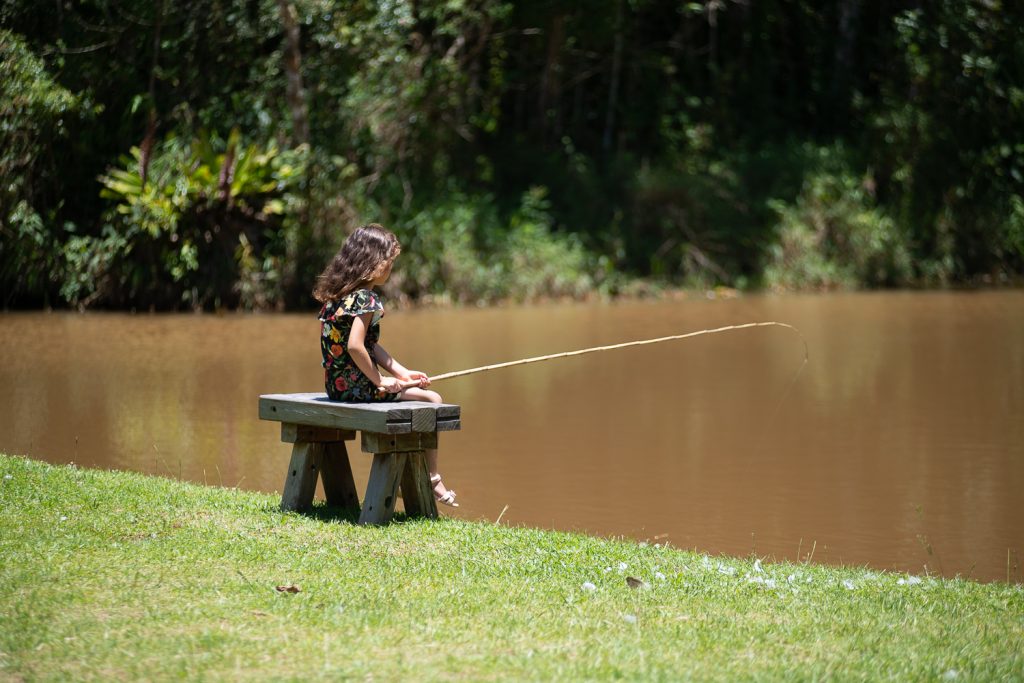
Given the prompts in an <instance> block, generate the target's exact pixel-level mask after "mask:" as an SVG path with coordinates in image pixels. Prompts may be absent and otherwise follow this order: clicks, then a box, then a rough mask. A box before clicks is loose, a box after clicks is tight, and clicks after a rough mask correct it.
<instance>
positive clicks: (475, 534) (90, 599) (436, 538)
mask: <svg viewBox="0 0 1024 683" xmlns="http://www.w3.org/2000/svg"><path fill="white" fill-rule="evenodd" d="M278 502H279V498H278V496H277V495H275V494H264V493H257V492H249V491H240V490H235V489H224V488H214V487H204V486H199V485H195V484H188V483H183V482H179V481H174V480H171V479H165V478H160V477H153V476H147V475H140V474H135V473H128V472H113V471H101V470H88V469H81V468H77V467H75V466H73V465H70V466H54V465H48V464H45V463H41V462H37V461H33V460H29V459H25V458H21V457H12V456H7V455H3V454H0V509H2V515H0V557H3V560H4V561H3V562H2V563H0V582H2V584H3V585H4V586H5V588H6V589H7V590H5V591H3V593H2V596H0V623H2V624H3V626H2V627H0V679H5V678H9V679H11V680H21V679H44V680H48V679H64V678H73V679H75V680H92V679H99V678H111V677H114V678H131V679H138V678H145V679H147V680H167V679H181V678H185V679H192V680H194V679H200V678H201V679H204V680H227V679H231V680H245V679H254V678H259V679H274V680H277V679H288V680H291V679H295V680H297V679H314V680H324V679H336V678H357V679H366V678H384V677H389V678H390V677H393V676H399V675H415V676H416V677H417V678H422V679H425V680H450V679H452V678H458V677H470V678H472V679H474V680H479V679H490V678H514V679H519V680H552V679H577V680H579V679H586V680H594V679H608V678H625V679H634V680H635V679H644V680H679V679H697V680H751V679H765V678H767V679H775V680H779V679H783V678H785V679H821V678H828V679H871V680H886V679H890V680H925V679H928V680H935V679H936V678H940V679H946V680H956V679H961V680H964V679H966V680H1020V679H1022V678H1024V654H1022V653H1024V588H1022V586H1021V585H1009V584H1003V583H992V584H980V583H976V582H973V581H968V580H962V579H938V578H932V577H916V576H908V575H903V574H897V573H891V572H879V571H873V570H869V569H864V568H853V567H828V566H818V565H812V564H798V563H768V562H763V561H762V560H760V559H757V558H748V559H738V558H728V557H709V556H706V555H701V554H698V553H693V552H688V551H683V550H679V549H675V548H671V547H667V546H664V545H661V544H658V543H646V544H645V543H636V542H632V541H626V540H616V539H599V538H592V537H587V536H583V535H580V534H572V533H565V532H555V531H545V530H539V529H531V528H510V527H505V526H499V525H495V524H493V523H486V522H471V521H462V520H454V519H442V520H439V521H436V522H428V521H401V520H400V521H398V522H397V523H394V524H391V525H389V526H385V527H360V526H357V525H354V524H352V523H351V522H350V521H349V520H345V519H338V518H336V517H333V516H332V514H331V511H330V510H328V509H326V508H324V507H318V508H316V509H315V510H314V512H313V513H311V514H310V515H297V514H293V513H282V512H280V511H279V510H278V509H277V504H278Z"/></svg>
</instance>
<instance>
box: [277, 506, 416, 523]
mask: <svg viewBox="0 0 1024 683" xmlns="http://www.w3.org/2000/svg"><path fill="white" fill-rule="evenodd" d="M263 511H264V512H281V507H280V506H279V505H265V506H264V507H263ZM290 514H296V515H300V516H302V517H308V518H309V519H315V520H318V521H321V522H342V523H346V524H352V525H356V524H358V523H359V512H358V511H355V510H352V509H350V508H343V507H338V506H335V505H328V504H327V503H324V502H322V501H321V502H316V503H313V506H312V507H311V508H309V509H307V510H297V511H292V512H291V513H290ZM421 519H423V518H422V517H410V516H409V515H407V514H406V513H405V512H404V511H400V510H395V514H394V516H393V517H392V518H391V521H389V522H388V524H405V523H406V522H416V521H419V520H421ZM388 524H385V525H383V526H388Z"/></svg>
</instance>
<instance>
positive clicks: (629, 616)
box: [622, 614, 636, 624]
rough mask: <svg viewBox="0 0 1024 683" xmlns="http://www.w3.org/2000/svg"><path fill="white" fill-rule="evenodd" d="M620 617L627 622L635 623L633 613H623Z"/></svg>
mask: <svg viewBox="0 0 1024 683" xmlns="http://www.w3.org/2000/svg"><path fill="white" fill-rule="evenodd" d="M622 618H623V619H625V620H626V623H627V624H635V623H636V615H635V614H623V615H622Z"/></svg>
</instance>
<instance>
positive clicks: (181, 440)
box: [0, 291, 1024, 581]
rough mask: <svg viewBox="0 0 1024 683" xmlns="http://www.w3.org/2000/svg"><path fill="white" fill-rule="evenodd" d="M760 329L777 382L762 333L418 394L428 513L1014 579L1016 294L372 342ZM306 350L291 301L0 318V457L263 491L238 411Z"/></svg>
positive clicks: (828, 300)
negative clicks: (429, 480)
mask: <svg viewBox="0 0 1024 683" xmlns="http://www.w3.org/2000/svg"><path fill="white" fill-rule="evenodd" d="M763 320H777V321H782V322H786V323H789V324H792V325H795V326H796V327H798V328H800V330H801V331H802V332H803V334H804V336H805V337H806V339H807V343H808V346H809V351H810V361H809V363H808V364H807V365H806V366H805V367H804V368H803V370H802V372H801V373H800V374H799V375H798V377H797V379H796V381H795V382H794V383H792V384H791V379H792V378H793V375H794V372H796V371H797V370H798V368H800V366H801V362H802V358H803V346H802V344H801V342H800V338H799V337H798V336H797V335H796V334H794V333H793V332H791V331H789V330H785V329H782V328H774V327H770V328H757V329H748V330H741V331H736V332H726V333H723V334H717V335H710V336H703V337H698V338H694V339H688V340H683V341H678V342H667V343H664V344H657V345H652V346H644V347H639V348H632V349H625V350H619V351H609V352H604V353H597V354H590V355H585V356H580V357H576V358H569V359H563V360H555V361H551V362H546V363H538V364H534V365H527V366H523V367H519V368H512V369H505V370H496V371H492V372H487V373H483V374H478V375H473V376H470V377H465V378H457V379H451V380H446V381H444V382H439V383H437V384H436V385H435V386H434V388H435V389H437V390H438V391H440V392H441V393H442V394H443V395H444V397H445V400H446V401H448V402H451V403H458V404H461V405H462V413H463V431H461V432H456V433H446V434H443V435H442V437H441V464H442V471H443V472H444V475H445V480H446V482H447V483H448V484H449V485H450V486H452V487H453V488H454V489H455V490H456V491H458V493H459V500H460V501H461V502H462V507H461V508H459V509H458V510H457V511H455V512H454V513H451V514H454V515H457V516H459V517H464V518H468V519H478V520H490V521H494V520H495V519H497V518H498V517H499V515H501V513H502V511H503V510H504V511H505V512H504V515H503V516H502V518H501V522H502V523H503V524H505V523H508V524H513V525H530V526H539V527H545V528H555V529H563V530H575V531H582V532H586V533H590V534H597V535H605V536H620V535H621V536H626V537H630V538H635V539H637V540H641V541H644V540H645V541H648V542H650V543H652V544H653V543H670V544H672V545H674V546H677V547H683V548H696V549H698V550H700V551H703V552H707V553H711V554H719V553H724V554H729V555H741V556H749V555H751V554H757V555H758V556H761V557H770V558H776V559H789V560H794V559H800V560H806V559H811V561H813V562H823V563H832V564H840V563H842V564H854V565H870V566H873V567H877V568H881V569H896V570H903V571H910V572H914V573H923V572H925V571H927V572H932V573H941V574H944V575H947V576H953V575H957V574H959V575H963V576H970V577H973V578H977V579H981V580H1007V578H1009V580H1011V581H1021V580H1022V570H1021V569H1020V567H1019V566H1018V565H1019V562H1020V559H1021V551H1022V550H1024V292H1019V291H1008V292H980V293H978V292H972V293H878V294H874V293H872V294H851V295H824V296H788V297H773V296H751V297H743V298H739V299H733V300H728V301H720V300H719V301H712V300H702V299H697V298H693V299H686V300H681V301H671V302H640V303H637V302H629V303H612V304H586V305H545V306H528V307H513V308H496V309H456V310H417V311H391V312H390V313H389V314H388V316H387V317H386V318H385V320H384V323H383V325H384V327H383V336H382V343H383V344H384V345H385V346H386V347H388V349H389V350H390V351H391V352H392V354H393V355H395V356H396V357H397V358H398V359H399V360H401V361H402V362H403V363H405V364H406V365H407V366H408V367H411V368H416V369H421V370H423V371H425V372H428V373H430V374H438V373H440V372H444V371H449V370H458V369H463V368H469V367H474V366H479V365H486V364H490V363H497V362H501V361H506V360H513V359H517V358H524V357H529V356H537V355H543V354H548V353H555V352H560V351H568V350H573V349H579V348H584V347H591V346H598V345H606V344H613V343H617V342H622V341H630V340H634V339H643V338H650V337H659V336H667V335H673V334H681V333H685V332H690V331H695V330H700V329H705V328H713V327H720V326H724V325H732V324H738V323H746V322H753V321H763ZM317 335H318V323H317V321H316V317H315V314H314V312H312V311H311V312H310V313H308V314H304V315H290V314H289V315H270V314H265V315H242V314H228V315H188V314H182V315H126V314H125V315H121V314H87V315H80V314H74V313H50V314H47V313H31V314H21V313H9V314H2V315H0V349H2V352H3V358H2V361H0V386H2V388H3V389H2V391H0V451H2V452H6V453H10V454H23V455H28V456H30V457H33V458H38V459H41V460H46V461H49V462H56V463H66V462H72V461H73V462H75V463H77V464H78V465H80V466H84V467H101V468H115V469H126V470H135V471H140V472H146V473H150V474H157V475H163V476H171V477H176V478H181V479H186V480H189V481H194V482H200V483H207V484H211V485H224V486H238V487H241V488H247V489H258V490H262V491H275V490H280V488H281V486H282V484H283V480H284V474H285V468H286V464H287V461H288V457H289V452H290V451H289V446H288V445H286V444H282V443H281V442H280V440H279V436H280V432H279V426H278V424H276V423H268V422H261V421H260V420H259V419H257V397H258V396H259V395H260V394H263V393H279V392H304V391H321V390H322V371H321V369H320V366H319V349H318V336H317ZM787 387H791V388H789V389H788V390H787ZM353 465H354V469H355V474H356V480H357V484H360V485H362V482H365V479H366V476H367V474H368V471H369V460H368V456H364V455H362V454H358V453H356V454H355V457H354V463H353ZM506 506H507V507H506ZM443 512H444V513H445V514H448V513H449V512H450V509H447V508H446V509H444V510H443Z"/></svg>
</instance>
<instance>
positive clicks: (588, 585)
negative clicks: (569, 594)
mask: <svg viewBox="0 0 1024 683" xmlns="http://www.w3.org/2000/svg"><path fill="white" fill-rule="evenodd" d="M580 588H582V589H583V590H585V591H587V592H588V593H593V592H594V591H596V590H597V586H595V585H594V584H592V583H590V582H589V581H584V582H583V585H582V586H580Z"/></svg>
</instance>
